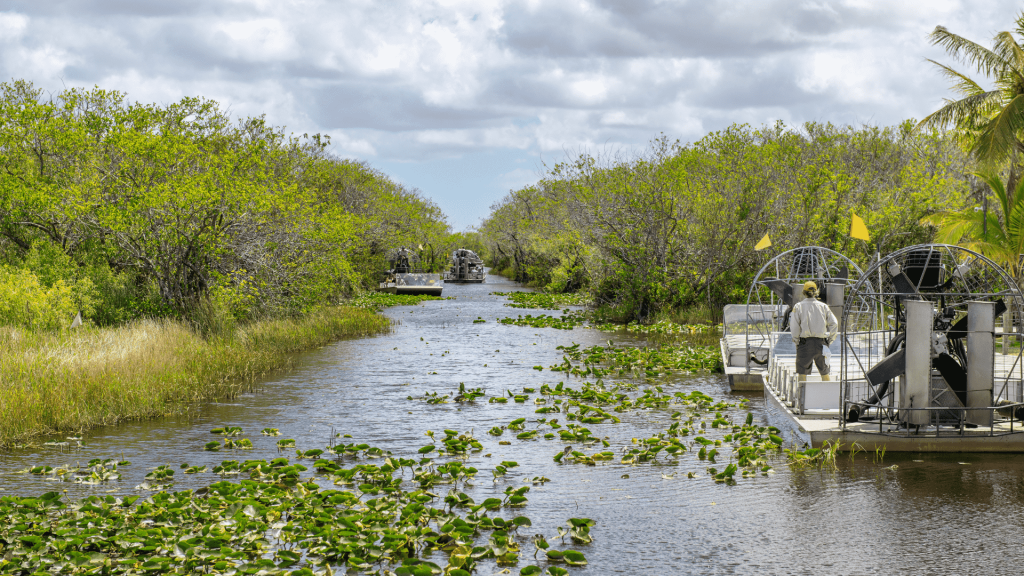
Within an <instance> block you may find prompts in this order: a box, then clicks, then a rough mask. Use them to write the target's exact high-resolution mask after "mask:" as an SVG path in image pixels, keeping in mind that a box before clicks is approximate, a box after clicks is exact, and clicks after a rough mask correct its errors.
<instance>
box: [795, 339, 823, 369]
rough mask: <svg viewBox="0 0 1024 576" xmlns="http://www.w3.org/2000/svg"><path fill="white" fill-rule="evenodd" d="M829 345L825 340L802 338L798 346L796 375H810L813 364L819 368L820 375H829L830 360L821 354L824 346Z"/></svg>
mask: <svg viewBox="0 0 1024 576" xmlns="http://www.w3.org/2000/svg"><path fill="white" fill-rule="evenodd" d="M827 344H828V343H827V342H826V341H825V339H824V338H801V339H800V343H799V344H797V345H796V373H797V374H804V375H806V374H810V373H811V364H815V365H817V367H818V373H819V374H821V375H822V376H827V375H828V370H829V367H828V360H827V359H826V358H825V355H824V354H822V353H821V348H822V346H825V345H827Z"/></svg>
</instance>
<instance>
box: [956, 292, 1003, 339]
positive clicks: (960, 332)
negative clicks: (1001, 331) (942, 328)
mask: <svg viewBox="0 0 1024 576" xmlns="http://www.w3.org/2000/svg"><path fill="white" fill-rule="evenodd" d="M1003 312H1006V303H1005V302H1003V301H1002V300H1001V299H1000V300H997V301H996V311H995V316H996V318H998V317H999V316H1000V315H1001V314H1002V313H1003ZM946 337H947V338H949V339H950V340H953V339H956V338H966V337H967V316H964V317H963V318H961V319H959V320H957V321H956V324H953V325H952V326H951V327H950V328H949V330H948V331H947V332H946Z"/></svg>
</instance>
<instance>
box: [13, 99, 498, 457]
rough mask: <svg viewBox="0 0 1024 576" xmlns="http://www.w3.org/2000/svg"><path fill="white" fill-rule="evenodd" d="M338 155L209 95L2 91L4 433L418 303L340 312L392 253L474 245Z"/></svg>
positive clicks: (387, 182)
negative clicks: (163, 97) (160, 99)
mask: <svg viewBox="0 0 1024 576" xmlns="http://www.w3.org/2000/svg"><path fill="white" fill-rule="evenodd" d="M329 149H330V139H329V138H328V137H326V136H321V135H313V136H308V135H303V136H301V137H297V136H288V135H286V134H285V133H284V130H283V129H282V128H280V127H275V126H272V125H270V124H269V123H267V121H266V119H265V118H263V117H250V118H241V119H237V120H235V119H232V118H231V117H230V115H229V113H228V111H227V110H225V109H223V108H222V107H220V106H219V105H218V104H217V103H216V102H213V101H210V100H205V99H201V98H184V99H182V100H181V101H179V102H175V103H172V104H168V105H156V104H141V103H134V102H132V101H130V100H129V99H128V98H127V96H126V95H125V94H123V93H120V92H114V91H108V90H103V89H100V88H95V89H92V90H83V89H68V90H64V91H62V92H58V93H56V94H53V95H50V94H45V93H44V92H43V90H41V89H39V88H36V87H34V86H33V85H32V84H30V83H29V82H25V81H14V82H10V83H2V84H0V340H2V341H3V345H2V351H0V369H2V370H3V373H4V374H5V375H6V377H5V381H4V387H3V390H2V391H0V396H2V398H3V400H2V405H0V443H3V444H10V443H12V442H17V441H21V440H23V439H25V438H27V437H30V436H32V435H37V434H46V433H50V432H71V431H81V430H83V429H85V428H88V427H90V426H95V425H100V424H111V423H115V422H119V421H122V420H131V419H138V418H146V417H151V416H157V415H162V414H168V413H174V412H180V411H182V410H187V409H189V407H191V406H193V405H194V404H195V403H196V402H199V401H203V400H209V399H213V398H218V397H224V396H230V395H232V394H235V393H237V392H238V391H239V390H243V389H246V388H247V387H249V386H251V385H252V383H253V382H254V381H255V380H256V379H257V378H259V377H260V376H261V375H263V374H265V373H266V372H267V371H269V370H272V369H274V368H278V367H282V366H287V364H288V354H290V353H292V352H296V351H299V350H304V349H308V348H311V347H315V346H320V345H323V344H325V343H327V342H329V341H330V340H333V339H336V338H339V337H344V336H352V335H362V334H370V333H375V332H380V331H382V330H386V329H387V327H388V324H387V321H386V320H385V319H383V318H378V317H375V316H374V315H373V314H372V312H371V311H369V310H363V309H371V310H372V309H378V308H381V307H384V306H392V305H398V304H411V303H418V302H422V301H423V300H426V299H428V297H419V296H394V295H385V294H367V295H363V296H360V297H358V298H356V299H355V300H353V301H352V304H353V305H354V306H356V308H351V307H337V306H336V305H337V304H338V303H339V302H344V301H345V300H346V299H348V298H351V297H352V296H357V295H359V294H360V293H362V292H364V291H365V290H366V289H368V288H373V287H376V285H377V282H378V274H379V273H380V271H381V270H382V269H383V267H384V261H385V255H386V253H387V251H389V250H391V249H394V248H396V247H398V246H403V245H405V246H414V247H417V248H418V249H419V253H418V255H419V257H420V258H421V260H422V261H423V262H424V265H426V266H428V267H430V268H432V269H435V270H439V269H441V268H442V267H443V266H444V265H445V264H446V262H447V257H448V254H449V252H450V250H451V249H452V248H453V247H454V246H456V245H464V244H472V243H473V242H476V244H479V240H477V239H476V237H475V235H474V234H461V235H451V234H450V228H449V226H448V224H447V222H446V220H445V217H444V215H443V214H442V213H441V211H440V209H438V207H437V206H436V205H434V204H433V203H432V202H431V201H429V200H427V199H425V198H423V197H422V196H420V195H419V193H418V192H416V191H413V190H409V189H407V188H405V187H403V186H401V185H399V184H397V183H396V182H394V181H392V180H391V179H389V178H388V177H387V176H385V175H384V174H382V173H380V172H378V171H376V170H373V169H372V168H370V167H368V166H367V165H365V164H362V163H358V162H353V161H349V160H343V159H339V158H336V157H333V156H332V155H331V154H330V153H329ZM359 308H362V309H359ZM78 318H80V319H81V326H80V327H78V328H76V329H75V330H74V331H73V332H72V331H69V328H70V327H71V325H72V321H73V319H75V322H76V324H77V323H78V320H77V319H78Z"/></svg>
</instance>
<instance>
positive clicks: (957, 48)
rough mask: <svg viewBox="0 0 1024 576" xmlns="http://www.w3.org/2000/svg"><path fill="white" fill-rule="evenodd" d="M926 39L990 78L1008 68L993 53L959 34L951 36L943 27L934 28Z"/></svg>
mask: <svg viewBox="0 0 1024 576" xmlns="http://www.w3.org/2000/svg"><path fill="white" fill-rule="evenodd" d="M928 38H929V39H930V40H931V43H932V45H933V46H942V47H943V48H944V49H945V50H946V52H948V53H949V54H950V55H951V56H953V57H954V58H957V59H958V60H961V61H963V62H966V63H968V64H970V65H971V66H973V67H974V68H977V69H978V70H979V71H980V72H981V73H982V74H984V75H985V76H988V77H990V78H992V77H995V76H997V75H998V73H999V72H1000V71H1002V70H1003V69H1004V68H1006V67H1008V66H1010V63H1009V62H1007V61H1006V60H1004V59H1003V58H1001V57H1000V56H999V55H998V54H996V53H995V52H993V51H991V50H989V49H988V48H985V47H984V46H982V45H981V44H978V43H977V42H972V41H970V40H968V39H966V38H964V37H963V36H960V35H959V34H953V33H952V32H950V31H949V30H947V29H946V28H945V27H944V26H936V27H935V30H933V31H932V33H931V34H929V35H928Z"/></svg>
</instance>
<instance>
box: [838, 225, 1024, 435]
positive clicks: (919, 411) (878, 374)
mask: <svg viewBox="0 0 1024 576" xmlns="http://www.w3.org/2000/svg"><path fill="white" fill-rule="evenodd" d="M1022 311H1024V300H1022V298H1021V294H1020V290H1019V288H1018V287H1017V284H1016V283H1015V282H1014V281H1013V279H1012V278H1011V277H1010V276H1009V275H1008V274H1007V273H1006V272H1005V271H1004V270H1003V269H1001V268H1000V267H999V266H998V265H996V264H995V263H994V262H992V261H991V260H989V259H987V258H985V257H984V256H982V255H980V254H978V253H977V252H974V251H971V250H968V249H966V248H962V247H959V246H950V245H944V244H943V245H940V244H931V245H920V246H912V247H909V248H905V249H903V250H900V251H898V252H894V253H892V254H890V255H888V256H886V257H885V258H883V259H881V260H879V261H878V262H875V264H874V265H872V266H871V267H870V268H869V269H868V270H867V272H865V273H864V274H863V275H862V276H861V277H860V279H859V280H858V281H857V282H856V283H855V284H854V285H853V287H852V288H851V289H850V292H849V295H848V296H847V299H846V302H845V305H844V307H843V313H842V325H843V328H844V330H843V332H842V338H841V348H840V357H841V359H840V382H841V384H840V393H841V402H840V405H841V407H842V409H841V420H842V425H843V427H844V429H845V428H846V427H847V426H853V425H855V426H856V430H857V431H858V432H877V433H880V434H890V435H908V434H922V433H924V434H936V435H965V434H992V435H995V434H1004V433H1020V432H1024V426H1021V424H1020V423H1019V422H1018V423H1017V424H1016V426H1015V425H1014V420H1018V421H1019V420H1020V419H1021V418H1024V396H1022V394H1024V391H1022V381H1024V365H1022V355H1021V350H1022V347H1021V344H1022V342H1024V334H1022V333H1021V318H1022V316H1021V314H1022Z"/></svg>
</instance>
